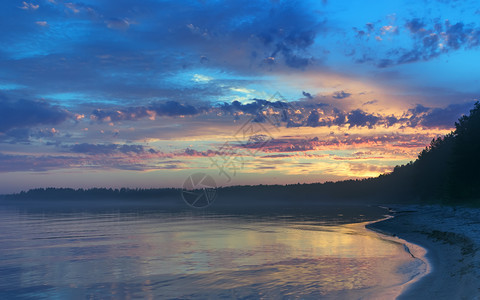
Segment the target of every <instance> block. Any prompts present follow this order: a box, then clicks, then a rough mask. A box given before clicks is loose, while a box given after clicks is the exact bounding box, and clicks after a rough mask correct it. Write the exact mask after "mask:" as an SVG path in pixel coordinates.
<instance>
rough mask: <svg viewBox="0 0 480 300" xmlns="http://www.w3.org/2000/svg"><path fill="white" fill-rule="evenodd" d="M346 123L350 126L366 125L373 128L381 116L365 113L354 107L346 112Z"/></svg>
mask: <svg viewBox="0 0 480 300" xmlns="http://www.w3.org/2000/svg"><path fill="white" fill-rule="evenodd" d="M347 119H348V120H347V123H348V124H349V126H350V127H368V128H373V127H374V126H375V125H377V123H379V122H380V121H381V120H382V118H381V117H378V116H375V115H373V114H369V113H366V112H364V111H362V110H360V109H355V110H353V111H351V112H350V113H349V114H348V117H347Z"/></svg>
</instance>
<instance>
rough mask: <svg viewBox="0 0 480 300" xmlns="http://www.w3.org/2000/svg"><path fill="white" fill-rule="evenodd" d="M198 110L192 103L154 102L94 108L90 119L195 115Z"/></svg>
mask: <svg viewBox="0 0 480 300" xmlns="http://www.w3.org/2000/svg"><path fill="white" fill-rule="evenodd" d="M199 112H200V111H199V110H198V109H197V108H195V107H194V106H192V105H189V104H182V103H179V102H177V101H166V102H154V103H152V104H150V105H148V106H139V107H127V108H124V109H118V110H103V109H95V110H94V111H93V112H92V114H91V117H90V118H91V119H93V120H97V121H99V122H118V121H135V120H139V119H142V118H146V117H149V118H150V119H152V120H153V119H155V117H156V116H169V117H175V116H188V115H196V114H198V113H199Z"/></svg>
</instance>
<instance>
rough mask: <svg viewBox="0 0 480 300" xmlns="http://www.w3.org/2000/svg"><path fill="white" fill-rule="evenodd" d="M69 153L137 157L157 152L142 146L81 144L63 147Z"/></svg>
mask: <svg viewBox="0 0 480 300" xmlns="http://www.w3.org/2000/svg"><path fill="white" fill-rule="evenodd" d="M64 147H66V148H67V149H68V150H69V151H71V152H74V153H82V154H88V155H112V154H127V155H138V154H144V153H150V154H157V153H159V152H158V151H156V150H154V149H152V148H150V149H148V150H147V149H145V148H144V146H142V145H127V144H125V145H118V144H89V143H81V144H75V145H71V146H64Z"/></svg>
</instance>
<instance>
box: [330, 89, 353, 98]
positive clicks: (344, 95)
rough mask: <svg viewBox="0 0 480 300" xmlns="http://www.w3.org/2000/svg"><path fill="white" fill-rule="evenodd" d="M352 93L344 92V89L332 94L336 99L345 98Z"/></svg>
mask: <svg viewBox="0 0 480 300" xmlns="http://www.w3.org/2000/svg"><path fill="white" fill-rule="evenodd" d="M351 95H352V94H350V93H346V92H344V91H338V92H335V93H333V96H332V97H333V98H334V99H345V98H348V97H350V96H351Z"/></svg>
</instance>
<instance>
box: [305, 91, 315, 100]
mask: <svg viewBox="0 0 480 300" xmlns="http://www.w3.org/2000/svg"><path fill="white" fill-rule="evenodd" d="M302 95H304V96H305V97H307V98H308V99H313V96H312V94H310V93H307V92H305V91H302Z"/></svg>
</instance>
